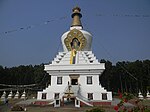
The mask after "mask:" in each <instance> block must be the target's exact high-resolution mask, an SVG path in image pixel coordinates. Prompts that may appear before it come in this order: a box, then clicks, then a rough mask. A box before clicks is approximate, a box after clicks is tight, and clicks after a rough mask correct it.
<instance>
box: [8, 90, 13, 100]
mask: <svg viewBox="0 0 150 112" xmlns="http://www.w3.org/2000/svg"><path fill="white" fill-rule="evenodd" d="M12 97H13V92H12V91H10V93H9V95H8V99H12Z"/></svg>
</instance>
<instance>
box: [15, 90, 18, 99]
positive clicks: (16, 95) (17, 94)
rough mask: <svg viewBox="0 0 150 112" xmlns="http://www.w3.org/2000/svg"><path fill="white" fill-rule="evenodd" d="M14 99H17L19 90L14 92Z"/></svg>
mask: <svg viewBox="0 0 150 112" xmlns="http://www.w3.org/2000/svg"><path fill="white" fill-rule="evenodd" d="M14 99H19V92H18V91H17V92H16V95H15V96H14Z"/></svg>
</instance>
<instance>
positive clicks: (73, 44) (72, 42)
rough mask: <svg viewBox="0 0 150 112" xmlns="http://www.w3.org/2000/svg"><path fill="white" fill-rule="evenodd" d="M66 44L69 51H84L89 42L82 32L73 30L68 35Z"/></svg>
mask: <svg viewBox="0 0 150 112" xmlns="http://www.w3.org/2000/svg"><path fill="white" fill-rule="evenodd" d="M64 43H65V45H66V47H67V49H68V51H71V50H72V49H75V50H76V51H82V50H83V49H84V47H85V46H86V43H87V40H86V38H85V37H84V35H83V33H82V32H81V31H79V30H77V29H73V30H71V31H70V32H69V33H68V35H67V37H66V38H65V40H64Z"/></svg>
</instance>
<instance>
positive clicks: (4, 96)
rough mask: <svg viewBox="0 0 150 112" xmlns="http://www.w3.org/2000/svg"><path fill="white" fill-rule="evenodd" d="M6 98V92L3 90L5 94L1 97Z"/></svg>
mask: <svg viewBox="0 0 150 112" xmlns="http://www.w3.org/2000/svg"><path fill="white" fill-rule="evenodd" d="M5 98H6V92H5V91H4V92H3V95H2V96H1V99H5Z"/></svg>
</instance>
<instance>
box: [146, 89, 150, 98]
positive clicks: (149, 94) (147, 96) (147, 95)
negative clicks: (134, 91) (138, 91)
mask: <svg viewBox="0 0 150 112" xmlns="http://www.w3.org/2000/svg"><path fill="white" fill-rule="evenodd" d="M146 99H148V100H150V93H149V91H147V94H146Z"/></svg>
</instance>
